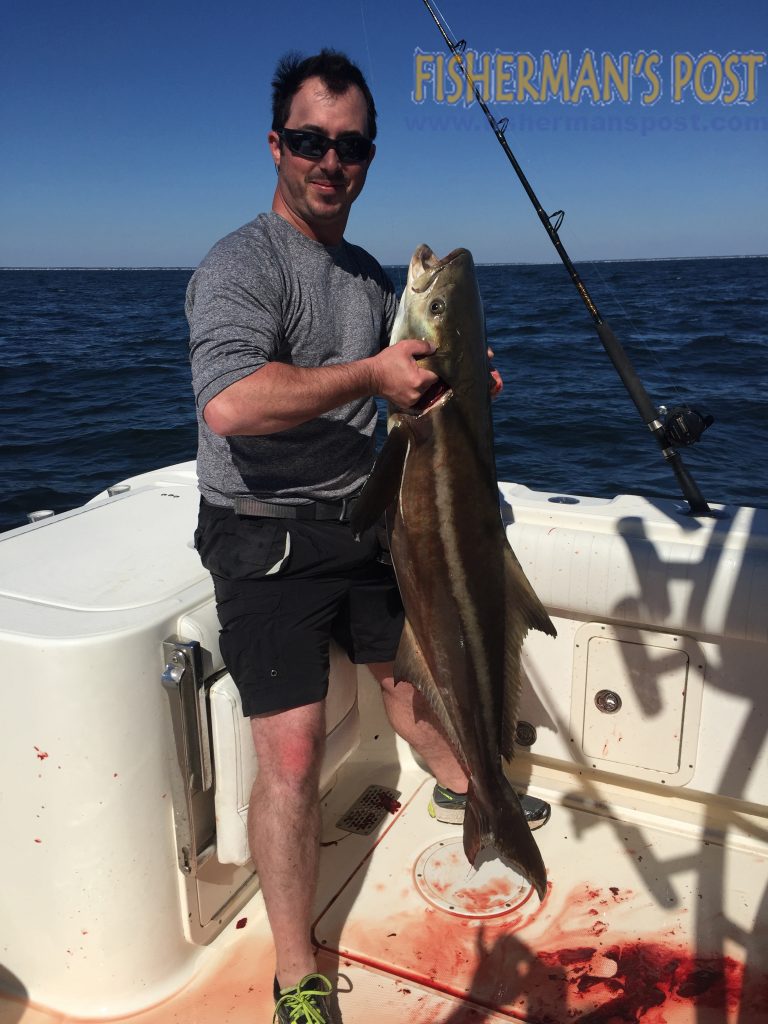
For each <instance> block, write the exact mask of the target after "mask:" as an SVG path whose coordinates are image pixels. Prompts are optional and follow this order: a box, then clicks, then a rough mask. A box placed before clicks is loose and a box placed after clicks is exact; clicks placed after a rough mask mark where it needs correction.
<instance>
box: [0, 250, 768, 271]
mask: <svg viewBox="0 0 768 1024" xmlns="http://www.w3.org/2000/svg"><path fill="white" fill-rule="evenodd" d="M766 258H768V253H749V254H747V255H742V256H734V255H729V256H728V255H726V256H632V257H627V258H623V259H610V260H607V259H606V260H603V259H600V260H587V259H582V260H574V264H575V265H576V266H579V265H581V266H584V265H591V264H593V263H676V262H679V261H680V260H690V261H694V260H695V261H701V262H705V261H707V260H764V259H766ZM382 266H384V267H398V268H400V267H407V266H408V264H407V263H383V264H382ZM476 266H478V267H557V266H560V260H542V261H540V262H538V263H532V262H530V261H524V260H509V261H506V262H503V263H483V262H477V263H476ZM196 269H197V264H195V265H194V266H189V267H0V272H2V271H9V272H10V271H24V270H44V271H85V270H87V271H94V272H95V271H146V272H149V271H152V272H154V273H157V272H158V271H163V270H164V271H180V270H188V271H190V272H192V271H194V270H196Z"/></svg>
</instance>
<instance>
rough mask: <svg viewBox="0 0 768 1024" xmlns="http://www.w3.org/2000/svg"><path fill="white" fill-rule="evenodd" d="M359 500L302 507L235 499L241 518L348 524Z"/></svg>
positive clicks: (314, 503)
mask: <svg viewBox="0 0 768 1024" xmlns="http://www.w3.org/2000/svg"><path fill="white" fill-rule="evenodd" d="M356 503H357V498H356V497H355V498H342V499H341V500H340V501H307V502H304V503H303V504H302V505H276V504H275V503H274V502H271V501H262V500H261V499H260V498H248V497H237V498H235V512H237V514H238V515H239V516H265V517H267V518H268V519H331V520H336V522H340V523H343V522H346V521H347V520H348V519H349V516H350V513H351V512H352V509H353V508H354V507H355V505H356Z"/></svg>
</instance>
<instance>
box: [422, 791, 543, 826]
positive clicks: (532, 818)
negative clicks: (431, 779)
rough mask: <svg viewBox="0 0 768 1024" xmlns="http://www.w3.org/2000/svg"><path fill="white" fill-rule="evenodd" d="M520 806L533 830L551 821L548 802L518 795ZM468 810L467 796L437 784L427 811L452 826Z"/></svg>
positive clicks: (457, 823)
mask: <svg viewBox="0 0 768 1024" xmlns="http://www.w3.org/2000/svg"><path fill="white" fill-rule="evenodd" d="M517 796H518V800H519V801H520V806H521V807H522V808H523V814H524V815H525V820H526V821H527V822H528V827H529V828H530V829H531V830H534V829H537V828H541V826H542V825H546V823H547V822H548V821H549V816H550V814H551V813H552V808H551V807H550V805H549V804H548V803H547V802H546V800H539V799H538V797H535V796H528V794H527V793H524V794H522V795H521V794H520V793H518V795H517ZM466 809H467V794H466V793H454V791H453V790H452V789H448V787H447V786H439V785H438V784H437V783H435V788H434V789H433V790H432V799H431V800H430V801H429V807H428V808H427V810H428V811H429V814H430V816H431V817H432V818H435V819H436V820H437V821H444V822H446V823H448V824H450V825H460V824H461V823H462V822H463V821H464V812H465V810H466Z"/></svg>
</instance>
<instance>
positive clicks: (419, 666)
mask: <svg viewBox="0 0 768 1024" xmlns="http://www.w3.org/2000/svg"><path fill="white" fill-rule="evenodd" d="M394 675H395V682H396V683H399V682H408V683H411V685H412V686H414V687H415V688H416V689H417V690H418V691H419V693H420V694H422V696H423V697H424V698H425V700H426V701H427V703H428V704H429V706H430V708H432V710H433V711H434V713H435V715H436V717H437V719H438V721H439V722H440V725H441V726H442V728H443V731H444V732H445V735H446V737H447V738H448V741H449V743H450V744H451V746H452V747H453V749H454V750H455V752H456V754H457V756H458V758H459V760H460V761H461V763H462V764H463V765H466V758H465V756H464V751H463V750H462V747H461V741H460V739H459V737H458V734H457V733H456V730H455V728H454V727H453V723H452V722H451V719H450V716H449V714H448V711H447V709H446V707H445V702H444V700H443V697H442V694H441V693H440V690H439V688H438V686H437V683H436V682H435V680H434V677H433V675H432V673H431V672H430V670H429V666H428V665H427V662H426V660H425V658H424V655H423V654H422V651H421V648H420V647H419V643H418V641H417V640H416V637H415V636H414V633H413V630H412V629H411V625H410V623H409V622H408V620H407V619H406V621H405V625H404V626H403V634H402V636H401V637H400V645H399V647H398V648H397V657H396V658H395V671H394Z"/></svg>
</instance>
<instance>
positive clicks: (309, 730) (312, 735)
mask: <svg viewBox="0 0 768 1024" xmlns="http://www.w3.org/2000/svg"><path fill="white" fill-rule="evenodd" d="M251 735H252V736H253V743H254V747H255V750H256V756H257V758H258V762H259V768H258V770H259V780H260V783H261V785H262V786H267V787H269V788H270V789H275V788H277V789H279V788H288V789H303V788H304V787H305V786H306V785H310V786H312V785H316V784H317V783H316V779H317V777H318V776H319V773H320V763H321V761H322V758H323V752H324V749H325V707H324V704H323V703H322V702H319V703H317V704H310V705H306V706H305V707H300V708H291V709H289V710H287V711H280V712H276V713H272V714H268V715H254V716H252V717H251Z"/></svg>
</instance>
